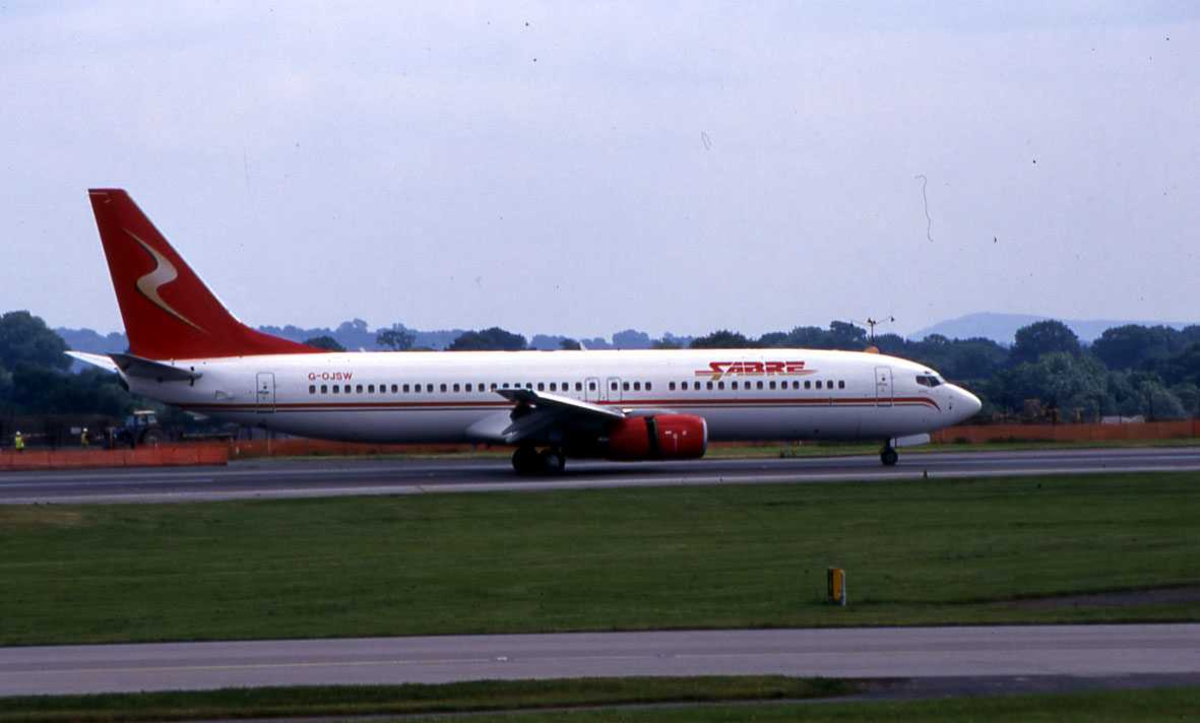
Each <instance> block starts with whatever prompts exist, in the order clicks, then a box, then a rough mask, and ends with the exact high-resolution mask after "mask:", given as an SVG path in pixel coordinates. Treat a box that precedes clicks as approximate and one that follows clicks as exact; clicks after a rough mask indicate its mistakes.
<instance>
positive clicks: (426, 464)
mask: <svg viewBox="0 0 1200 723" xmlns="http://www.w3.org/2000/svg"><path fill="white" fill-rule="evenodd" d="M1197 470H1200V446H1197V447H1163V448H1123V449H1122V448H1117V449H1114V448H1106V449H1076V450H1039V451H1003V452H935V453H920V454H916V453H908V454H902V456H901V460H900V464H898V465H897V466H895V467H884V466H883V465H881V464H880V463H879V460H878V458H877V457H875V456H849V457H807V458H806V457H800V458H788V459H711V458H710V459H701V460H695V461H689V462H640V463H618V462H591V461H588V462H577V461H572V462H571V463H570V464H569V465H568V468H567V472H566V473H565V474H563V475H560V476H553V477H535V478H522V477H518V476H517V475H516V474H515V473H514V472H513V471H512V469H511V467H510V466H509V464H508V461H507V460H506V459H503V458H483V459H478V458H477V459H463V458H446V459H437V458H413V459H369V458H365V459H364V458H357V459H334V460H296V461H281V460H263V461H249V462H234V463H231V464H230V465H229V466H227V467H191V468H154V469H144V468H143V469H105V470H68V471H45V472H4V473H0V504H46V503H58V504H76V503H108V502H121V503H137V502H200V501H211V500H224V499H272V498H288V497H333V496H344V495H397V494H432V493H462V492H493V491H524V492H531V491H547V490H557V489H596V488H615V487H639V486H674V485H679V486H682V485H714V484H762V483H819V482H845V481H868V482H889V481H902V480H913V479H920V478H924V477H928V478H930V479H950V478H961V477H995V476H1008V475H1034V474H1068V473H1073V474H1094V473H1104V472H1158V471H1163V472H1167V471H1174V472H1179V471H1197Z"/></svg>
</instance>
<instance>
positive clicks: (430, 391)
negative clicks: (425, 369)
mask: <svg viewBox="0 0 1200 723" xmlns="http://www.w3.org/2000/svg"><path fill="white" fill-rule="evenodd" d="M425 391H426V392H427V393H428V394H433V385H432V384H426V385H425Z"/></svg>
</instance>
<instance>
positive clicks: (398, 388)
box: [392, 384, 400, 394]
mask: <svg viewBox="0 0 1200 723" xmlns="http://www.w3.org/2000/svg"><path fill="white" fill-rule="evenodd" d="M398 391H400V387H398V386H396V385H395V384H393V385H392V394H395V393H396V392H398Z"/></svg>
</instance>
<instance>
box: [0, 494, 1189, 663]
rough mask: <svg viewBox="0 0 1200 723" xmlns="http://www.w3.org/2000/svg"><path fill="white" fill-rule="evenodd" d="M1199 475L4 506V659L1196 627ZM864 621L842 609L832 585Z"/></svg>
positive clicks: (0, 574)
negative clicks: (1176, 594) (83, 649)
mask: <svg viewBox="0 0 1200 723" xmlns="http://www.w3.org/2000/svg"><path fill="white" fill-rule="evenodd" d="M1197 529H1200V473H1195V472H1191V473H1175V474H1168V473H1164V474H1118V475H1080V476H1074V477H1072V476H1048V477H1019V478H1003V479H1002V478H997V479H974V480H973V479H962V480H934V479H931V480H927V481H920V480H914V481H911V482H887V483H838V484H790V485H788V484H782V485H730V486H709V487H688V488H679V487H676V488H665V487H664V488H641V489H634V488H629V489H611V490H580V491H558V492H553V493H538V494H515V493H496V494H470V495H409V496H394V497H363V498H336V499H312V500H276V501H237V502H221V503H207V504H168V505H107V506H103V505H98V506H60V505H41V506H26V507H0V581H2V582H0V644H7V645H14V644H24V645H28V644H52V643H102V642H130V641H161V640H214V639H216V640H233V639H273V638H320V637H358V636H391V635H428V634H453V633H518V632H558V631H578V630H593V631H595V630H617V629H623V630H640V629H672V628H674V629H679V628H685V629H686V628H755V627H819V626H853V625H913V624H956V623H1013V622H1100V621H1125V622H1128V621H1155V620H1162V621H1166V620H1172V621H1181V620H1197V619H1200V597H1196V596H1192V597H1191V598H1190V599H1189V598H1186V596H1185V598H1184V599H1175V600H1164V599H1161V598H1154V597H1146V598H1145V600H1143V601H1140V602H1139V601H1138V600H1137V599H1135V600H1132V601H1130V600H1127V601H1124V602H1122V603H1121V604H1118V605H1090V604H1074V603H1072V604H1064V605H1053V604H1050V605H1025V604H1018V603H1016V602H1014V601H1017V600H1021V599H1027V598H1039V597H1046V596H1055V595H1069V594H1079V593H1089V592H1100V591H1113V590H1139V589H1146V588H1164V587H1172V586H1175V587H1178V586H1196V585H1200V567H1198V566H1197V560H1200V535H1198V534H1196V530H1197ZM831 565H833V566H839V567H843V568H845V569H846V570H847V572H848V581H849V584H848V589H849V593H850V594H849V599H850V605H849V607H847V608H835V607H832V606H829V605H826V604H825V602H824V597H825V569H826V567H828V566H831Z"/></svg>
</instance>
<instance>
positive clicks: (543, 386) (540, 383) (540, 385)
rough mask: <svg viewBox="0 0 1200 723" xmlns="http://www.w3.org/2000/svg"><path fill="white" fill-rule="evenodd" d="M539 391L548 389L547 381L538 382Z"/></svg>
mask: <svg viewBox="0 0 1200 723" xmlns="http://www.w3.org/2000/svg"><path fill="white" fill-rule="evenodd" d="M538 391H539V392H544V391H546V383H545V382H538Z"/></svg>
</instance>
